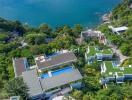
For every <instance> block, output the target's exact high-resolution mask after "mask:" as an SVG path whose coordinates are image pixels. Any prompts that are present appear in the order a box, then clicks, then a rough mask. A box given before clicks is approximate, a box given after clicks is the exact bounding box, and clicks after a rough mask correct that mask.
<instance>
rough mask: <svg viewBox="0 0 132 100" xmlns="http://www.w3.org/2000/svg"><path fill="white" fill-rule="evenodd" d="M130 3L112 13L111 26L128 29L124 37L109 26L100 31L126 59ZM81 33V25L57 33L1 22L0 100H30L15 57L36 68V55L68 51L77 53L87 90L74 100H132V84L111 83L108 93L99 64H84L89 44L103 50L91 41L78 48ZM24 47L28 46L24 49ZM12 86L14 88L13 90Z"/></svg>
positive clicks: (131, 40)
mask: <svg viewBox="0 0 132 100" xmlns="http://www.w3.org/2000/svg"><path fill="white" fill-rule="evenodd" d="M131 3H132V0H124V1H123V3H122V4H120V5H119V6H117V7H116V8H115V9H114V10H113V12H112V16H111V24H112V25H115V26H122V25H126V26H128V27H129V30H128V31H127V32H125V33H124V34H122V36H118V35H113V34H112V32H111V31H110V30H109V29H108V25H107V24H103V25H100V26H99V27H98V29H99V30H101V31H102V32H103V33H105V35H106V37H107V39H108V40H109V42H111V43H113V44H114V45H117V46H118V48H119V49H120V50H121V51H122V53H123V54H124V55H127V56H130V57H132V9H130V8H129V6H130V4H131ZM82 30H83V28H82V26H81V25H79V24H77V25H75V26H74V27H70V26H68V25H64V26H59V27H56V28H55V29H52V28H51V27H50V26H49V25H47V24H42V25H40V26H39V27H38V28H32V27H30V26H28V25H22V24H21V23H20V22H18V21H8V20H5V19H3V18H0V99H3V98H8V96H12V95H20V96H21V97H22V98H23V100H25V98H26V97H25V94H26V96H28V94H27V91H28V88H27V87H26V85H25V84H24V83H23V82H22V80H21V79H14V71H13V66H12V58H13V57H27V59H28V62H29V65H34V64H35V62H34V57H33V56H34V55H38V54H42V53H45V54H50V53H52V52H54V51H56V50H61V49H69V50H77V52H76V51H75V54H76V56H77V58H78V62H77V63H75V66H76V67H77V68H78V69H79V70H80V71H81V73H82V75H83V76H84V78H83V83H84V84H85V85H84V88H82V89H80V90H74V91H73V92H72V93H71V94H72V96H73V97H75V98H76V99H77V100H131V99H132V94H131V93H132V92H131V91H132V84H130V83H129V82H128V83H124V84H122V85H117V84H113V83H112V84H109V85H108V88H107V89H106V88H104V87H102V86H101V85H100V83H99V79H100V67H99V65H100V64H99V63H98V62H94V64H93V65H87V64H85V59H84V54H85V51H86V47H87V45H88V44H89V45H95V44H96V45H99V46H100V47H104V46H103V45H100V44H99V42H98V40H97V39H96V38H95V39H89V40H87V41H86V43H84V44H81V45H80V44H78V43H77V42H76V39H77V38H79V37H80V33H81V31H82ZM25 43H26V44H27V45H24V44H25ZM123 64H124V65H127V64H132V59H131V58H130V59H128V60H126V61H125V62H124V63H123ZM16 83H19V84H16ZM12 86H13V87H15V88H13V89H12ZM19 87H20V88H19ZM18 90H19V91H20V92H19V93H18V92H17V91H18ZM23 93H25V94H23Z"/></svg>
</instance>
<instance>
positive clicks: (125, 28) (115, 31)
mask: <svg viewBox="0 0 132 100" xmlns="http://www.w3.org/2000/svg"><path fill="white" fill-rule="evenodd" d="M108 28H109V29H110V30H112V32H113V33H115V34H117V35H120V34H121V33H123V32H125V31H126V30H128V27H126V26H122V27H117V28H114V27H113V26H108Z"/></svg>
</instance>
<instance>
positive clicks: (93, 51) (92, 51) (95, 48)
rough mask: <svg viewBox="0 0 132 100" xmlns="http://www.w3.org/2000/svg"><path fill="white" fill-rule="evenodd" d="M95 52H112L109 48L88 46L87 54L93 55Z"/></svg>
mask: <svg viewBox="0 0 132 100" xmlns="http://www.w3.org/2000/svg"><path fill="white" fill-rule="evenodd" d="M95 54H113V52H112V50H111V49H103V50H99V49H98V47H96V46H89V53H88V56H94V55H95Z"/></svg>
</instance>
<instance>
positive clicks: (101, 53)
mask: <svg viewBox="0 0 132 100" xmlns="http://www.w3.org/2000/svg"><path fill="white" fill-rule="evenodd" d="M112 57H113V52H112V50H111V49H109V48H108V49H102V50H101V49H99V48H98V47H95V46H89V47H88V48H87V52H86V54H85V58H86V60H89V61H90V62H92V61H93V60H98V61H102V60H105V59H112Z"/></svg>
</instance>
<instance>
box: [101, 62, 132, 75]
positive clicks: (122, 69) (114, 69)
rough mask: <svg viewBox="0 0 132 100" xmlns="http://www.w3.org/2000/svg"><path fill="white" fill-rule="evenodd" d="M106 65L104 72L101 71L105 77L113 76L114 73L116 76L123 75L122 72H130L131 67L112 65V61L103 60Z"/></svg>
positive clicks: (131, 71)
mask: <svg viewBox="0 0 132 100" xmlns="http://www.w3.org/2000/svg"><path fill="white" fill-rule="evenodd" d="M104 63H105V66H106V72H105V73H103V75H104V76H106V77H113V76H114V75H115V74H116V73H117V75H118V76H123V75H124V74H132V67H117V66H113V64H112V61H104Z"/></svg>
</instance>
